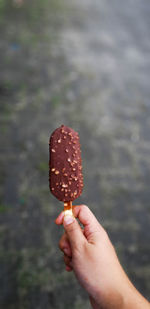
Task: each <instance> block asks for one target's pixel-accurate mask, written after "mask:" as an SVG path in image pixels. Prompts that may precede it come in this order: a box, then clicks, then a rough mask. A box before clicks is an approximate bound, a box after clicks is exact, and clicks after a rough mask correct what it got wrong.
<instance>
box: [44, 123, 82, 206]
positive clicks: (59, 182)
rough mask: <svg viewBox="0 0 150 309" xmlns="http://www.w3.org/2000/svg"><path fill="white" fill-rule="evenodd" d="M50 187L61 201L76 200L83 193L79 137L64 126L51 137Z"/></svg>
mask: <svg viewBox="0 0 150 309" xmlns="http://www.w3.org/2000/svg"><path fill="white" fill-rule="evenodd" d="M49 153H50V160H49V187H50V191H51V193H52V194H53V195H54V196H55V197H56V198H57V199H58V200H60V201H63V202H69V201H73V200H75V199H76V198H77V197H79V196H80V195H81V193H82V189H83V175H82V161H81V150H80V141H79V135H78V133H77V132H75V131H74V130H73V129H71V128H69V127H66V126H64V125H62V126H61V127H60V128H58V129H56V130H55V131H54V132H53V133H52V135H51V136H50V142H49Z"/></svg>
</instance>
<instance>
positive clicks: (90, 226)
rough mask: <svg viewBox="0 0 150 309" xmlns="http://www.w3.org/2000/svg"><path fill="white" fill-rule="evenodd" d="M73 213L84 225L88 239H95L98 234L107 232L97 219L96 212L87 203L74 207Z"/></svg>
mask: <svg viewBox="0 0 150 309" xmlns="http://www.w3.org/2000/svg"><path fill="white" fill-rule="evenodd" d="M73 213H74V216H75V217H76V218H78V219H79V221H80V222H81V223H82V224H83V225H84V235H85V237H86V238H87V240H88V241H91V242H92V240H94V239H95V238H96V237H97V235H98V237H100V234H103V233H106V232H105V230H104V228H103V227H102V226H101V225H100V223H99V222H98V221H97V219H96V217H95V216H94V214H93V213H92V212H91V210H90V209H89V208H88V207H87V206H86V205H79V206H75V207H74V208H73Z"/></svg>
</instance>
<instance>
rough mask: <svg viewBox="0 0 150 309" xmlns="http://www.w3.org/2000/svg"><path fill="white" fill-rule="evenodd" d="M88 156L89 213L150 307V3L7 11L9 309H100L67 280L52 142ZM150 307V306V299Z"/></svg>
mask: <svg viewBox="0 0 150 309" xmlns="http://www.w3.org/2000/svg"><path fill="white" fill-rule="evenodd" d="M61 124H65V125H67V126H71V127H72V128H74V129H75V130H77V131H78V133H79V135H80V140H81V145H82V159H83V172H84V184H85V186H84V191H83V194H82V196H81V197H80V198H79V199H78V200H77V201H76V202H75V203H84V204H87V205H88V206H89V207H90V208H91V210H92V211H93V212H94V214H95V215H96V216H97V218H98V219H99V220H100V222H101V223H102V224H103V226H104V227H105V228H106V229H107V231H108V233H109V236H110V238H111V240H112V241H113V243H114V245H115V247H116V250H117V253H118V256H119V258H120V260H121V263H122V265H123V267H124V269H125V271H126V272H127V273H128V275H129V277H130V279H131V280H132V282H133V283H134V284H135V286H136V288H137V289H139V290H140V292H141V293H143V295H144V296H145V297H147V298H149V297H150V245H149V244H150V233H149V223H150V190H149V187H150V1H149V0H143V1H141V0H126V1H120V0H112V1H109V0H105V1H104V0H92V1H91V0H82V1H81V0H80V1H79V0H0V308H3V309H35V308H36V309H43V308H45V309H50V308H57V309H67V308H68V309H70V308H72V309H83V308H87V309H89V308H90V306H89V302H88V297H87V295H86V293H85V292H84V291H83V289H82V288H81V287H80V286H79V285H78V283H77V282H76V280H75V278H74V276H73V274H72V273H67V272H66V271H65V267H64V264H63V259H62V254H61V252H60V251H59V249H58V240H59V238H60V235H61V234H62V230H63V229H62V227H58V226H56V225H55V224H54V219H55V218H56V216H57V215H58V214H59V212H60V211H61V210H62V207H63V205H62V203H61V202H59V201H57V200H56V199H55V198H54V197H53V196H52V195H51V194H50V192H49V187H48V160H49V153H48V141H49V136H50V134H51V133H52V131H53V130H54V129H55V128H56V127H58V126H60V125H61ZM149 300H150V298H149Z"/></svg>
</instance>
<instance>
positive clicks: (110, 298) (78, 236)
mask: <svg viewBox="0 0 150 309" xmlns="http://www.w3.org/2000/svg"><path fill="white" fill-rule="evenodd" d="M73 214H74V217H70V216H64V212H61V213H60V215H59V216H58V217H57V219H56V221H55V222H56V224H58V225H61V224H63V225H64V229H65V232H64V234H63V235H62V237H61V239H60V242H59V248H60V250H61V251H62V252H63V253H64V263H65V265H66V270H67V271H68V272H70V271H72V270H73V271H74V273H75V276H76V277H77V279H78V281H79V283H80V284H81V285H82V286H83V288H84V289H85V290H86V291H87V292H88V294H89V298H90V302H91V305H92V307H93V308H94V309H110V308H111V309H118V308H119V309H131V308H134V309H141V308H142V309H150V303H149V302H148V301H147V300H146V299H145V298H144V297H143V296H142V295H141V294H140V293H139V292H138V291H137V290H136V288H135V287H134V286H133V285H132V283H131V282H130V280H129V278H128V277H127V275H126V274H125V272H124V270H123V268H122V266H121V265H120V263H119V260H118V257H117V255H116V252H115V249H114V247H113V245H112V243H111V241H110V239H109V237H108V235H107V233H106V231H105V230H104V228H103V227H102V226H101V225H100V223H99V222H98V221H97V219H96V218H95V216H94V215H93V213H92V212H91V211H90V209H89V208H88V207H87V206H85V205H79V206H74V207H73ZM75 218H78V220H79V222H80V223H81V224H82V225H83V228H82V229H81V227H80V225H79V223H78V221H77V220H76V219H75Z"/></svg>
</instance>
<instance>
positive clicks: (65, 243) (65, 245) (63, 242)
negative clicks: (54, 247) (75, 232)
mask: <svg viewBox="0 0 150 309" xmlns="http://www.w3.org/2000/svg"><path fill="white" fill-rule="evenodd" d="M59 248H60V250H61V251H63V252H64V253H65V254H66V255H68V256H70V257H71V256H72V252H71V247H70V243H69V240H68V238H67V235H66V233H64V234H63V235H62V237H61V239H60V241H59Z"/></svg>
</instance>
